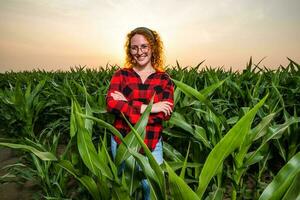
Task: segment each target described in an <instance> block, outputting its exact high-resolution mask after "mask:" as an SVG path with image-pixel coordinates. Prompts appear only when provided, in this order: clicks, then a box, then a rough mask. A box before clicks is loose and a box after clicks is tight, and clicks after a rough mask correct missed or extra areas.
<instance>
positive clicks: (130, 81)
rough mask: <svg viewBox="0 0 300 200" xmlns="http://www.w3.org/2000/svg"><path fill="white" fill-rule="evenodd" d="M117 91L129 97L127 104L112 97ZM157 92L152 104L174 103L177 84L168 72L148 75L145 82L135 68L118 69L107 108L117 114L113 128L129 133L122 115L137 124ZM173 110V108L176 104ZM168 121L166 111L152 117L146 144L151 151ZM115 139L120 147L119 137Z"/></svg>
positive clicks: (153, 114) (111, 83)
mask: <svg viewBox="0 0 300 200" xmlns="http://www.w3.org/2000/svg"><path fill="white" fill-rule="evenodd" d="M114 91H119V92H121V93H122V94H123V95H124V96H125V97H126V99H127V102H126V101H121V100H120V101H118V100H114V99H113V97H112V96H111V93H112V92H114ZM154 93H155V96H154V102H153V103H156V102H159V101H169V102H171V103H172V104H173V95H174V84H173V82H172V81H171V79H170V77H169V75H168V74H167V73H165V72H155V73H153V74H151V75H149V76H148V78H147V79H146V80H145V82H144V83H142V80H141V78H140V76H139V75H138V74H137V73H136V72H135V71H134V70H133V69H126V68H124V69H119V70H117V71H116V72H115V73H114V75H113V76H112V79H111V81H110V86H109V89H108V92H107V96H106V105H107V110H108V111H109V112H112V113H114V114H115V115H116V118H115V122H114V126H115V127H116V128H117V129H118V130H119V131H120V133H121V134H122V135H123V136H125V135H126V134H127V133H129V132H130V127H129V126H128V124H127V123H126V121H125V120H124V119H123V117H122V115H121V113H120V112H122V113H123V114H124V115H125V116H126V118H127V119H128V120H129V121H130V122H131V123H132V124H133V125H134V124H136V123H137V121H138V120H139V118H140V116H141V113H140V111H141V106H142V104H146V105H148V104H149V102H150V100H151V97H152V96H153V94H154ZM171 107H172V109H173V105H172V106H171ZM168 119H170V115H167V116H165V114H164V113H163V112H159V113H151V114H150V115H149V120H148V124H147V126H146V136H145V140H144V142H145V144H146V145H147V146H148V147H149V149H150V150H151V151H153V150H154V148H155V146H156V144H157V142H158V141H159V139H160V137H161V133H162V130H163V127H162V121H163V120H168ZM114 139H115V140H116V142H117V143H118V144H120V143H121V141H120V139H119V138H118V137H116V136H114Z"/></svg>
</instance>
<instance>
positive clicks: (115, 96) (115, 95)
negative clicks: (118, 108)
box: [110, 91, 127, 101]
mask: <svg viewBox="0 0 300 200" xmlns="http://www.w3.org/2000/svg"><path fill="white" fill-rule="evenodd" d="M110 95H111V96H112V97H113V99H114V100H117V101H118V100H119V101H127V99H126V97H124V95H123V94H122V93H121V92H118V91H114V92H112V93H111V94H110Z"/></svg>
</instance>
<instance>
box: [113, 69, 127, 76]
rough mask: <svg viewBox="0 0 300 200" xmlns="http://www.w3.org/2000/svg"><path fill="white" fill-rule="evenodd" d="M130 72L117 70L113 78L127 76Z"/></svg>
mask: <svg viewBox="0 0 300 200" xmlns="http://www.w3.org/2000/svg"><path fill="white" fill-rule="evenodd" d="M129 72H130V69H128V68H119V69H117V70H116V71H115V72H114V75H115V76H120V75H121V76H128V73H129Z"/></svg>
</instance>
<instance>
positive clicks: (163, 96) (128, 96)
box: [106, 27, 174, 199]
mask: <svg viewBox="0 0 300 200" xmlns="http://www.w3.org/2000/svg"><path fill="white" fill-rule="evenodd" d="M125 50H126V62H125V67H124V68H123V69H119V70H117V71H116V72H115V73H114V75H113V76H112V79H111V82H110V86H109V89H108V92H107V97H106V103H107V110H108V111H109V112H112V113H114V114H115V115H116V118H115V122H114V126H115V127H116V128H117V129H118V130H119V131H120V133H121V134H122V135H123V136H125V135H126V134H127V133H129V132H130V128H129V126H128V125H127V123H126V121H125V120H124V119H123V117H122V115H121V112H122V113H123V114H124V115H125V116H126V118H127V119H128V120H129V121H130V123H132V124H133V125H134V124H135V123H137V121H138V120H139V118H140V116H141V114H142V113H143V112H144V111H145V109H146V107H147V105H148V104H149V102H150V100H151V98H152V96H153V95H154V94H155V96H154V102H153V105H152V109H151V113H150V115H149V120H148V124H147V126H146V136H145V140H144V142H145V144H146V145H147V146H148V148H149V149H150V150H151V151H152V154H153V156H154V157H155V159H156V161H157V162H158V164H161V163H162V162H163V149H162V137H161V134H162V130H163V127H162V121H163V120H168V119H169V118H170V116H171V113H172V110H173V93H174V85H173V82H172V81H171V79H170V77H169V75H168V74H167V73H166V72H165V71H164V69H163V47H162V41H161V39H160V36H159V35H158V33H157V32H156V31H153V30H150V29H148V28H146V27H138V28H136V29H134V30H132V31H131V32H130V33H128V35H127V40H126V43H125ZM120 142H121V141H120V139H119V138H117V137H116V136H114V137H112V140H111V148H112V154H113V157H114V158H115V156H116V149H117V144H120ZM143 188H144V198H145V199H150V189H149V186H147V183H146V181H143Z"/></svg>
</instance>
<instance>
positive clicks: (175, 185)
mask: <svg viewBox="0 0 300 200" xmlns="http://www.w3.org/2000/svg"><path fill="white" fill-rule="evenodd" d="M164 163H165V165H166V169H167V171H168V174H169V182H170V190H171V194H172V197H173V198H174V199H183V200H185V199H186V200H190V199H193V200H197V199H199V200H200V198H199V197H198V196H197V194H196V193H195V192H194V191H193V190H192V189H191V188H190V187H189V186H188V185H187V184H186V183H185V182H184V180H183V179H182V178H180V177H179V176H177V174H176V173H175V172H174V171H173V170H172V168H171V167H170V166H169V165H168V163H167V162H164Z"/></svg>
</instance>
